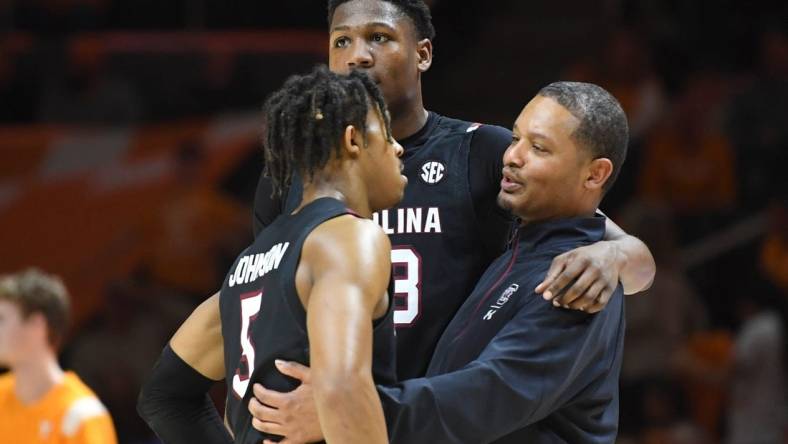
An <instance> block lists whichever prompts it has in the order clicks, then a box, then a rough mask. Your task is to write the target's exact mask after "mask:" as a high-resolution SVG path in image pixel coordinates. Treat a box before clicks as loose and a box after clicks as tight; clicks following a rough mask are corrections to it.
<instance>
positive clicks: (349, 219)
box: [143, 67, 407, 444]
mask: <svg viewBox="0 0 788 444" xmlns="http://www.w3.org/2000/svg"><path fill="white" fill-rule="evenodd" d="M265 108H266V122H267V130H266V137H265V143H264V152H265V160H266V168H267V172H268V174H269V176H270V177H271V180H272V184H273V187H274V191H275V192H280V190H281V189H282V187H283V186H287V184H288V182H289V181H290V178H291V177H292V176H293V173H297V174H298V176H299V177H301V178H302V179H303V196H304V197H303V200H302V201H301V204H300V205H299V206H298V207H297V208H295V209H294V211H293V212H292V213H287V214H282V215H280V216H279V217H278V218H277V219H276V220H274V221H273V222H272V223H271V224H270V225H269V226H268V227H267V228H266V229H265V230H263V231H262V232H261V233H260V235H259V236H257V238H256V239H255V241H254V243H252V245H250V246H249V247H248V248H247V249H246V250H244V251H243V252H242V253H241V255H240V256H238V258H237V259H236V261H235V263H234V264H233V265H232V267H231V268H230V271H229V273H228V274H227V277H226V279H225V281H224V285H223V286H222V289H221V291H220V293H219V305H220V312H221V324H222V325H221V333H222V336H223V338H224V368H225V369H226V372H225V373H226V381H227V387H228V395H227V419H228V422H229V426H230V429H231V430H232V432H233V434H234V435H235V442H237V443H249V444H251V443H260V442H262V440H263V439H266V438H270V437H271V435H267V434H265V433H261V432H258V431H256V430H255V429H253V428H252V426H251V419H250V414H249V411H248V409H247V407H246V406H247V404H248V402H249V399H250V398H251V396H252V391H251V390H248V388H249V385H250V383H256V382H263V383H265V384H267V385H270V386H273V387H277V389H278V390H283V391H284V390H292V389H294V388H295V386H296V381H294V380H293V379H290V378H287V377H285V376H284V375H282V374H281V373H279V372H278V371H277V370H276V368H275V366H274V360H275V359H278V358H284V359H290V360H295V361H299V362H303V363H307V362H308V363H311V365H312V367H313V368H314V369H315V374H316V378H315V380H316V383H315V393H316V399H317V402H316V403H317V407H318V416H319V418H320V424H321V428H322V430H323V432H324V433H325V436H326V439H329V440H331V441H332V442H368V443H383V442H387V441H388V440H387V433H386V423H385V420H384V418H383V410H382V407H381V405H380V398H379V397H378V394H377V392H376V390H375V383H376V382H377V383H380V382H385V381H388V382H394V381H395V363H394V359H393V357H394V326H393V310H392V309H393V304H392V303H391V301H390V300H389V297H388V294H387V287H388V283H389V278H390V274H391V262H390V254H391V245H390V243H389V240H388V237H387V236H386V234H385V233H384V232H383V230H382V229H381V228H380V227H379V226H378V225H377V224H375V223H374V222H373V221H372V220H370V219H371V217H372V213H373V212H374V211H379V210H381V209H384V208H389V207H391V206H393V205H395V204H396V203H397V202H399V200H400V199H401V198H402V195H403V192H404V188H405V184H406V183H407V179H406V178H405V177H404V176H403V175H402V174H401V171H402V163H401V161H400V160H399V157H400V156H401V155H402V147H401V146H400V145H399V144H398V143H397V142H396V141H394V139H393V138H392V137H391V130H390V126H389V121H388V118H387V111H386V105H385V102H384V101H383V97H382V95H381V94H380V91H379V90H378V89H377V87H375V85H374V83H372V81H371V80H370V79H369V78H368V77H367V76H366V75H365V74H362V73H359V72H355V73H351V74H350V75H349V76H340V75H338V74H334V73H332V72H330V71H328V69H327V68H325V67H320V68H317V69H316V70H315V71H314V72H312V73H311V74H309V75H305V76H293V77H291V78H290V79H288V81H287V82H286V83H285V85H284V87H283V88H282V89H281V90H279V91H278V92H276V93H274V94H273V95H272V96H271V97H270V98H269V99H268V101H267V102H266V106H265ZM373 349H374V358H373ZM373 377H374V379H373ZM143 413H144V414H146V419H148V418H150V417H148V416H147V413H149V412H148V411H147V410H144V409H143ZM153 416H155V414H154V415H153ZM154 429H156V430H157V431H159V429H158V428H157V427H154ZM161 435H162V436H161V438H162V439H163V440H164V441H165V442H170V437H169V436H167V434H166V433H162V434H161ZM207 438H208V437H206V436H191V437H188V438H187V437H184V436H178V437H177V439H179V440H182V439H191V440H192V441H191V442H206V439H207Z"/></svg>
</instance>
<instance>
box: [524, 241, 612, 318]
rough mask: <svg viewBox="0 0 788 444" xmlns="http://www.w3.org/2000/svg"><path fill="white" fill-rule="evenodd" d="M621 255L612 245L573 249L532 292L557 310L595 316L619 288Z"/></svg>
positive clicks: (553, 266) (605, 244) (603, 243)
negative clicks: (580, 311)
mask: <svg viewBox="0 0 788 444" xmlns="http://www.w3.org/2000/svg"><path fill="white" fill-rule="evenodd" d="M622 258H623V255H620V254H619V252H618V247H616V245H615V244H614V243H613V242H607V241H601V242H597V243H595V244H592V245H587V246H584V247H580V248H576V249H574V250H571V251H568V252H566V253H564V254H562V255H560V256H556V257H555V259H553V263H552V264H551V265H550V269H549V270H548V271H547V275H546V276H545V279H544V281H542V283H541V284H539V285H538V286H537V287H536V289H535V291H536V293H539V294H542V296H543V297H544V298H545V299H546V300H548V301H553V305H555V306H556V307H564V308H571V309H573V310H582V311H585V312H588V313H596V312H598V311H600V310H602V309H603V308H605V306H606V305H607V303H608V301H610V297H611V296H612V295H613V292H614V291H615V290H616V287H617V286H618V275H619V272H620V271H621V269H622V268H623V267H624V263H623V262H624V259H622Z"/></svg>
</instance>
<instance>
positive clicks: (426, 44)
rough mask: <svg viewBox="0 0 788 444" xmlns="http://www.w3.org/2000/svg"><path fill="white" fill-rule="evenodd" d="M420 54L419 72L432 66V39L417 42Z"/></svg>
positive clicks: (417, 49) (425, 70)
mask: <svg viewBox="0 0 788 444" xmlns="http://www.w3.org/2000/svg"><path fill="white" fill-rule="evenodd" d="M416 52H417V53H418V55H419V72H427V70H429V69H430V66H432V40H430V39H423V40H421V41H419V42H418V43H417V44H416Z"/></svg>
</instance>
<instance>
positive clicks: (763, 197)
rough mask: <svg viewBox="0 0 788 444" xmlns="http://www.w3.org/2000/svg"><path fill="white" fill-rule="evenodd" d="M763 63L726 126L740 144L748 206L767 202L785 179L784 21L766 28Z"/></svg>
mask: <svg viewBox="0 0 788 444" xmlns="http://www.w3.org/2000/svg"><path fill="white" fill-rule="evenodd" d="M757 53H758V55H759V66H758V72H757V73H756V75H755V76H754V77H753V78H751V79H749V86H747V88H746V89H745V91H744V92H743V93H742V94H741V95H739V96H738V97H736V98H735V99H734V101H733V104H732V108H731V113H730V116H729V120H728V131H729V134H730V135H731V139H732V140H733V144H734V146H735V147H736V153H737V161H738V165H737V169H736V170H737V177H738V181H739V182H738V183H739V189H740V192H741V193H742V199H741V203H742V205H744V206H745V207H746V208H751V209H760V208H762V207H763V206H764V205H767V204H768V203H769V196H771V195H772V194H773V186H774V184H776V183H780V182H781V181H783V182H784V181H785V177H784V171H783V169H784V166H785V165H786V163H788V125H786V124H785V122H786V116H788V31H786V29H785V22H783V23H775V24H770V25H768V26H766V27H765V28H764V30H763V31H762V33H761V35H760V37H759V41H758V49H757Z"/></svg>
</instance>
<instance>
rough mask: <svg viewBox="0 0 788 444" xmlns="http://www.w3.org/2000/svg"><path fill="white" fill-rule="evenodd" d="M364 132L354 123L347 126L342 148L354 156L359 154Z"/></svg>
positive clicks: (347, 153)
mask: <svg viewBox="0 0 788 444" xmlns="http://www.w3.org/2000/svg"><path fill="white" fill-rule="evenodd" d="M361 142H362V134H361V132H360V131H359V130H357V129H356V127H355V126H353V125H348V126H346V127H345V132H344V133H343V134H342V149H343V151H344V152H345V154H346V155H348V156H350V157H351V158H354V157H356V156H358V154H359V151H361Z"/></svg>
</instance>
